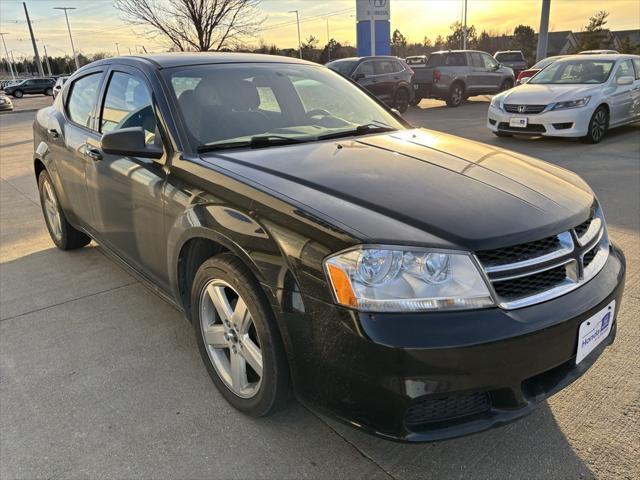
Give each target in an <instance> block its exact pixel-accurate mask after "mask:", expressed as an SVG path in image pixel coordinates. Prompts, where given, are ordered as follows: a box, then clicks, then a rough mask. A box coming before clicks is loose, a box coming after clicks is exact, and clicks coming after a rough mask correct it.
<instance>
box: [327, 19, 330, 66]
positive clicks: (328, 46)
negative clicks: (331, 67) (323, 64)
mask: <svg viewBox="0 0 640 480" xmlns="http://www.w3.org/2000/svg"><path fill="white" fill-rule="evenodd" d="M326 20H327V61H330V60H331V36H330V35H329V17H327V19H326Z"/></svg>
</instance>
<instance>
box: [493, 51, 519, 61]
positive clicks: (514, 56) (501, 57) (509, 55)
mask: <svg viewBox="0 0 640 480" xmlns="http://www.w3.org/2000/svg"><path fill="white" fill-rule="evenodd" d="M496 60H498V61H499V62H523V61H524V57H523V56H522V53H520V52H505V53H498V54H497V55H496Z"/></svg>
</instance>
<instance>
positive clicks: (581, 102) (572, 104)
mask: <svg viewBox="0 0 640 480" xmlns="http://www.w3.org/2000/svg"><path fill="white" fill-rule="evenodd" d="M589 100H591V97H584V98H579V99H578V100H569V101H568V102H557V103H555V104H554V105H553V108H552V109H551V110H564V109H565V108H580V107H584V106H585V105H587V104H588V103H589Z"/></svg>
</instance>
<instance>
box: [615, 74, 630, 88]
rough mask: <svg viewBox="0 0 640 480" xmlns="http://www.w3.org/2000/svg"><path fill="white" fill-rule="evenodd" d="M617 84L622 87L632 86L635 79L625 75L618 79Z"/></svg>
mask: <svg viewBox="0 0 640 480" xmlns="http://www.w3.org/2000/svg"><path fill="white" fill-rule="evenodd" d="M616 83H617V84H618V85H620V86H622V85H631V84H632V83H633V77H631V76H627V75H625V76H624V77H618V79H617V80H616Z"/></svg>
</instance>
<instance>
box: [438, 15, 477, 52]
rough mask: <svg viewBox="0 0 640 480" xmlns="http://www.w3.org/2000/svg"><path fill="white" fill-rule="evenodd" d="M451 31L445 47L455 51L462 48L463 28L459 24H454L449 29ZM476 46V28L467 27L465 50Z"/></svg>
mask: <svg viewBox="0 0 640 480" xmlns="http://www.w3.org/2000/svg"><path fill="white" fill-rule="evenodd" d="M449 28H450V29H451V34H450V35H447V40H446V42H445V45H446V47H447V48H451V49H456V48H462V46H463V41H462V39H463V36H464V35H463V30H464V27H463V26H462V23H460V22H454V23H452V24H451V26H450V27H449ZM477 44H478V39H477V37H476V27H474V26H473V25H471V26H470V27H469V26H467V48H473V47H475V46H476V45H477Z"/></svg>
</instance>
